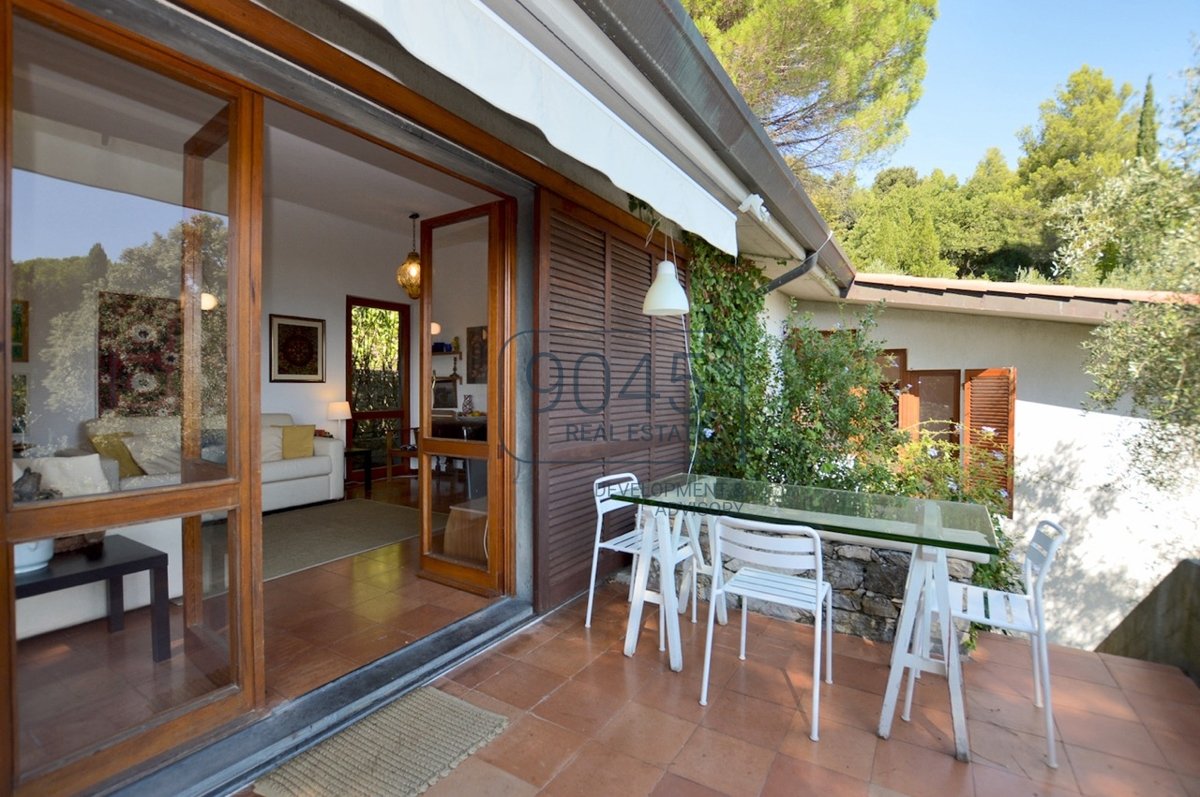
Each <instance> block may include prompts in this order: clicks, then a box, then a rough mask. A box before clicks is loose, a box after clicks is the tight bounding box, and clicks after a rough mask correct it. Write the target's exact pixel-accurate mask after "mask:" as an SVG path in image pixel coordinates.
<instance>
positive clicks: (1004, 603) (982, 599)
mask: <svg viewBox="0 0 1200 797" xmlns="http://www.w3.org/2000/svg"><path fill="white" fill-rule="evenodd" d="M963 607H966V608H963ZM950 614H951V616H953V617H954V618H956V619H960V620H970V621H971V622H973V623H979V624H981V625H990V626H994V627H996V628H1003V629H1006V630H1008V631H1021V632H1023V633H1026V634H1034V633H1037V630H1038V623H1037V612H1036V610H1035V608H1034V605H1033V601H1031V600H1030V599H1029V597H1028V596H1026V595H1020V594H1016V593H1012V592H1002V591H1000V590H995V589H984V588H983V587H976V586H973V585H971V584H958V583H954V584H951V585H950Z"/></svg>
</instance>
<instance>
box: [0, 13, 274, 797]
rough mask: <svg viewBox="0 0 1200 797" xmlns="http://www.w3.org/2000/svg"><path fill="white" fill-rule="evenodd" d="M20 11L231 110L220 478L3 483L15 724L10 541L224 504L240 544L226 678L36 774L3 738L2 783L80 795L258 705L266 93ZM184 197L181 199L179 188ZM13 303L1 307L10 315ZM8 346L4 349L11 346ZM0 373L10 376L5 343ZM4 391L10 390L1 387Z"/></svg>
mask: <svg viewBox="0 0 1200 797" xmlns="http://www.w3.org/2000/svg"><path fill="white" fill-rule="evenodd" d="M18 10H19V12H20V16H21V18H23V19H27V20H29V21H31V22H33V23H35V24H38V25H41V26H43V27H45V28H48V29H51V30H54V31H55V32H57V33H59V34H62V35H65V36H68V37H70V38H71V39H73V40H75V41H78V42H80V43H82V44H85V45H88V46H91V47H95V48H96V49H98V50H101V51H104V52H107V53H109V54H112V55H114V56H115V57H117V58H119V59H121V60H122V61H125V62H128V63H133V64H136V65H138V66H142V67H145V68H147V69H149V70H151V71H153V72H155V73H156V74H160V75H164V76H166V77H168V78H170V79H172V80H174V81H176V82H178V83H180V84H182V85H186V86H190V87H192V88H195V89H198V90H200V91H204V92H206V93H208V94H211V95H214V96H217V97H220V98H223V99H224V100H226V101H227V102H228V103H229V104H230V107H231V113H230V121H231V125H232V127H231V135H230V153H229V158H230V165H229V170H230V181H229V212H228V218H229V220H230V234H229V253H230V266H229V271H228V277H227V278H228V280H229V297H228V301H229V320H230V326H229V337H228V341H229V342H228V350H227V353H228V363H229V369H228V383H229V389H230V390H231V391H232V393H233V395H232V396H231V400H230V401H229V403H228V412H227V418H228V422H227V434H228V439H229V441H230V442H231V445H230V446H229V452H230V455H231V456H230V460H229V466H228V467H229V470H228V473H227V475H226V476H225V477H224V478H219V479H214V480H212V481H206V482H198V483H194V484H188V485H180V486H174V487H162V488H157V489H150V490H144V491H138V492H136V493H129V494H121V493H119V492H118V493H108V494H102V495H97V496H86V497H79V498H74V499H65V500H63V501H56V502H53V503H52V504H50V505H44V506H37V505H31V506H22V507H15V506H14V505H13V500H12V490H11V486H9V487H6V488H5V492H4V507H3V511H4V515H5V523H4V525H3V529H2V530H0V541H2V542H3V544H0V550H2V551H3V552H2V553H0V590H2V592H3V595H4V598H3V600H2V601H0V604H3V609H0V621H2V622H3V624H4V630H5V633H6V636H7V638H6V643H5V644H4V645H3V646H2V648H3V649H2V651H0V716H2V717H3V720H4V721H5V722H6V723H7V725H6V727H7V728H9V729H11V730H13V731H16V730H17V727H18V726H17V708H18V696H17V694H16V684H15V672H16V655H17V643H16V622H15V608H14V602H15V601H14V586H13V580H12V558H11V556H12V554H11V551H12V548H11V545H10V543H13V542H19V541H22V540H30V539H38V538H42V537H46V536H58V535H62V534H67V533H72V532H76V531H85V530H92V529H98V528H106V527H112V526H126V525H130V524H133V523H138V522H141V521H148V520H155V519H175V518H186V517H187V516H189V515H196V516H198V515H199V514H200V513H201V512H203V511H208V510H214V511H215V510H228V511H229V528H230V529H231V530H234V540H235V544H234V545H233V546H232V547H231V548H230V551H229V557H230V571H231V573H230V596H231V599H230V609H229V611H230V625H229V636H230V640H229V654H230V677H231V683H230V684H229V685H227V686H224V687H218V688H215V689H214V690H213V691H211V692H209V693H208V694H207V695H204V696H203V697H201V698H198V699H197V700H195V701H192V702H189V703H187V704H184V706H180V707H177V708H175V709H173V710H171V711H168V712H164V713H160V714H158V715H156V716H155V717H153V718H151V720H149V721H148V722H146V723H144V724H143V725H141V726H136V727H133V728H130V729H129V730H128V731H127V732H125V733H122V734H120V735H118V736H117V737H115V738H114V739H110V740H102V742H101V747H100V748H99V749H96V750H95V751H94V752H91V753H89V754H87V755H85V756H83V757H79V758H75V759H74V760H69V761H68V762H67V763H64V764H62V765H61V766H59V767H57V768H55V769H51V770H48V771H45V770H44V771H42V772H41V773H40V774H36V775H33V776H24V777H22V776H21V774H20V773H19V772H18V755H17V744H18V742H19V734H18V733H15V732H14V733H12V734H10V736H11V739H10V741H9V743H7V744H0V792H12V793H15V794H18V795H23V794H35V793H38V794H42V793H75V792H82V791H87V790H90V789H91V788H94V787H96V786H97V785H99V784H102V783H104V782H106V781H109V780H111V779H113V778H116V777H118V776H119V775H121V774H123V773H125V772H128V771H129V770H130V769H132V768H135V767H137V766H139V765H141V764H143V763H144V762H146V761H148V760H151V759H153V758H154V757H156V756H160V755H164V754H168V753H170V752H172V751H174V750H177V749H179V748H180V747H181V746H182V745H185V744H188V743H192V742H194V741H195V740H198V739H200V738H202V737H203V735H204V734H207V733H210V732H212V731H213V730H215V729H217V728H219V727H221V726H224V725H228V724H229V723H230V722H232V721H234V720H236V719H237V718H239V717H241V716H244V715H245V714H246V713H247V712H249V711H250V710H251V709H253V708H254V707H255V706H256V705H263V704H264V703H265V686H264V680H263V673H262V667H261V662H262V628H261V626H260V622H259V621H258V620H256V618H261V606H262V594H261V564H260V557H259V554H260V548H261V540H260V528H259V527H260V520H259V516H258V513H257V511H249V510H250V509H252V508H255V507H257V506H258V505H259V495H260V490H261V488H260V486H259V485H258V483H257V479H256V477H255V473H254V458H253V456H240V452H249V451H252V450H253V448H252V446H256V445H257V441H258V439H259V418H258V409H257V408H258V405H259V403H260V402H259V390H260V387H259V379H260V373H259V367H260V366H259V363H260V350H259V335H260V333H259V329H258V325H259V323H258V318H259V317H260V315H261V305H260V298H259V296H260V290H259V286H260V285H261V261H260V252H261V240H260V237H261V221H262V205H261V190H262V143H263V142H262V100H261V96H259V95H257V94H255V93H254V92H252V91H251V90H250V89H249V88H248V87H246V86H245V85H244V84H242V83H239V82H237V81H233V80H229V79H227V78H225V77H223V76H221V75H219V74H217V73H215V72H213V71H212V70H211V69H209V68H208V67H205V66H204V65H202V64H199V63H196V62H194V61H192V60H190V59H187V58H184V57H182V56H179V55H177V54H175V53H173V52H171V51H169V50H167V49H166V48H163V47H162V46H161V45H158V44H157V43H155V42H153V41H150V40H148V39H146V38H144V37H141V36H138V35H136V34H133V33H131V32H129V31H127V30H123V29H120V28H118V27H116V26H114V25H111V24H109V23H107V22H105V21H103V20H100V19H98V18H96V17H94V16H91V15H89V14H87V13H86V12H82V11H79V10H77V9H74V8H71V7H67V6H64V5H62V4H59V3H57V2H53V0H3V5H2V6H0V13H2V18H0V36H3V41H4V42H5V43H6V45H7V44H8V43H9V42H11V37H12V31H13V28H12V19H13V16H14V12H15V11H18ZM3 49H4V53H5V56H4V58H5V62H4V74H3V75H0V86H2V88H0V97H2V99H3V103H4V112H3V122H2V125H3V128H2V129H0V133H3V147H4V156H5V163H4V168H3V169H2V170H0V171H2V172H3V180H4V190H3V192H2V193H3V197H2V199H0V201H2V202H3V205H4V209H3V220H2V224H3V231H2V235H3V238H4V241H3V245H4V250H5V258H6V261H7V260H8V257H9V252H10V249H11V246H10V241H11V225H12V217H11V211H10V208H11V187H12V186H11V164H12V128H11V119H12V87H11V78H12V55H11V52H12V48H11V46H5V47H4V48H3ZM181 200H183V197H181ZM8 266H9V264H8V263H7V262H6V273H5V276H4V280H3V288H0V302H3V303H4V306H5V307H6V308H7V306H8V297H9V296H11V291H12V276H11V267H8ZM8 312H9V311H7V310H6V311H5V317H7V315H8ZM6 349H7V347H6ZM0 371H2V373H0V379H4V380H6V381H7V380H8V379H9V378H10V377H9V374H10V373H11V364H10V355H9V354H8V353H7V352H6V354H5V357H4V360H3V364H2V365H0ZM6 392H7V388H6ZM0 403H3V404H4V410H3V411H2V412H0V420H4V422H5V427H4V428H5V430H6V431H5V434H6V435H9V434H11V432H10V431H8V430H10V429H11V425H9V424H8V421H7V415H8V406H7V404H8V403H7V402H0Z"/></svg>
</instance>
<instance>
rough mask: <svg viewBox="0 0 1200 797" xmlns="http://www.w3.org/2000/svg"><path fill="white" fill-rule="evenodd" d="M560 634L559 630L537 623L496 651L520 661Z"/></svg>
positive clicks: (515, 635) (522, 630) (507, 640)
mask: <svg viewBox="0 0 1200 797" xmlns="http://www.w3.org/2000/svg"><path fill="white" fill-rule="evenodd" d="M559 633H560V630H559V629H557V628H551V627H550V626H548V625H545V624H543V623H535V624H534V625H532V626H529V627H527V628H523V629H521V630H520V631H518V632H517V633H516V634H513V635H512V636H510V637H509V638H508V639H506V640H505V641H504V642H502V643H500V645H498V646H497V647H496V651H497V652H499V653H503V654H504V655H506V656H511V657H512V658H514V659H519V658H521V657H522V656H524V655H525V654H526V653H528V652H529V651H531V650H533V649H534V648H536V647H538V646H539V645H541V644H542V643H544V642H546V641H547V640H549V639H552V638H554V637H556V636H558V634H559Z"/></svg>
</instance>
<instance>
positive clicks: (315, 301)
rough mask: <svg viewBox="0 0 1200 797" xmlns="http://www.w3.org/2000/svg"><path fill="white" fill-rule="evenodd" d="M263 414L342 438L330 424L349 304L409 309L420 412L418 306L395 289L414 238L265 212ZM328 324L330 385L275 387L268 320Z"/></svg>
mask: <svg viewBox="0 0 1200 797" xmlns="http://www.w3.org/2000/svg"><path fill="white" fill-rule="evenodd" d="M263 215H264V222H265V224H264V238H263V317H262V342H263V353H262V409H263V412H287V413H291V415H292V418H293V419H294V420H295V421H296V422H297V423H315V424H316V425H317V426H318V427H321V428H325V429H329V430H330V431H332V432H334V433H335V434H337V433H338V430H337V427H338V422H337V421H330V420H327V419H326V415H327V414H328V413H327V405H328V404H329V402H331V401H344V400H345V399H346V297H347V296H364V297H370V298H375V299H385V300H387V301H391V302H397V303H400V304H410V305H413V307H412V316H411V323H412V329H411V336H410V337H411V340H412V341H413V343H412V345H413V347H414V348H413V357H412V369H413V371H412V375H413V379H412V380H411V381H412V388H411V394H410V402H411V406H410V409H411V412H412V413H413V414H414V417H415V414H416V412H417V409H418V404H417V401H418V393H417V385H416V376H417V368H418V367H419V364H418V360H417V357H416V348H415V347H416V345H417V343H418V342H419V340H420V337H419V335H418V334H417V333H418V331H419V327H418V324H419V323H420V319H419V318H418V316H419V315H420V312H419V309H418V307H417V306H416V303H415V302H413V301H411V300H410V299H409V298H408V294H406V293H405V292H404V290H403V289H402V288H400V286H398V285H397V284H396V266H397V265H399V264H400V262H402V261H403V260H404V256H405V254H407V252H408V249H409V246H410V244H411V241H410V240H409V230H408V228H406V227H405V226H404V225H401V224H398V225H397V227H396V229H395V230H380V229H379V228H377V227H372V226H368V225H365V224H360V223H357V222H354V221H350V220H347V219H344V218H341V217H335V216H332V215H330V214H328V213H325V212H322V211H318V210H313V209H312V208H309V207H305V206H303V205H298V204H295V203H292V202H286V201H283V200H279V199H268V200H267V201H266V203H265V207H264V210H263ZM272 313H274V314H276V315H291V316H301V317H303V318H320V319H324V321H325V381H324V382H271V381H270V367H271V366H270V353H269V351H268V349H269V346H270V339H271V336H270V315H271V314H272Z"/></svg>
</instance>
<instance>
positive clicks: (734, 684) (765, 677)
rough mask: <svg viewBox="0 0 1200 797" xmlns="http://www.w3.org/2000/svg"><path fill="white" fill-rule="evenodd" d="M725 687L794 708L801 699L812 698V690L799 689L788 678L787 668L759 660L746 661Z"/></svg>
mask: <svg viewBox="0 0 1200 797" xmlns="http://www.w3.org/2000/svg"><path fill="white" fill-rule="evenodd" d="M725 688H726V689H728V690H730V691H731V692H737V693H738V694H742V695H749V696H751V697H757V698H760V699H762V700H769V701H771V702H772V703H776V704H778V705H780V706H784V707H786V708H794V707H795V706H796V705H797V703H799V702H800V701H801V700H804V701H809V700H811V699H812V698H811V694H812V693H811V690H810V689H808V688H805V689H803V690H800V689H798V688H797V687H796V686H795V685H793V683H792V681H791V679H789V678H788V673H787V670H785V669H784V668H782V667H778V666H775V665H771V664H763V663H761V662H758V661H744V662H740V663H739V665H738V666H737V667H736V668H735V669H734V671H733V674H732V675H731V676H729V679H728V680H727V681H725Z"/></svg>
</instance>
